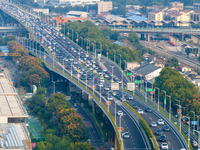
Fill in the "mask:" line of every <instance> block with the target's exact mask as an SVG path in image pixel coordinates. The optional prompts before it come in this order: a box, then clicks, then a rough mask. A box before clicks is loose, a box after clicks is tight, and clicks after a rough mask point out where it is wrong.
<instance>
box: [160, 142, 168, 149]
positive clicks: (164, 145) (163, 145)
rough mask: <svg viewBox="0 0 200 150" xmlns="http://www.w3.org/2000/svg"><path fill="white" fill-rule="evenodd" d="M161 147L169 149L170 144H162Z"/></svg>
mask: <svg viewBox="0 0 200 150" xmlns="http://www.w3.org/2000/svg"><path fill="white" fill-rule="evenodd" d="M160 147H161V149H168V144H167V143H162V144H161V146H160Z"/></svg>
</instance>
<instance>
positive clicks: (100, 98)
mask: <svg viewBox="0 0 200 150" xmlns="http://www.w3.org/2000/svg"><path fill="white" fill-rule="evenodd" d="M100 103H101V87H100Z"/></svg>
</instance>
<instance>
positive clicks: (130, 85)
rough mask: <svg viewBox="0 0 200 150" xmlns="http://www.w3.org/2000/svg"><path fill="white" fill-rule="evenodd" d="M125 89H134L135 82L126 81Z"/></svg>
mask: <svg viewBox="0 0 200 150" xmlns="http://www.w3.org/2000/svg"><path fill="white" fill-rule="evenodd" d="M127 90H129V91H134V90H135V83H127Z"/></svg>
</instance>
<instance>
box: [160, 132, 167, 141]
mask: <svg viewBox="0 0 200 150" xmlns="http://www.w3.org/2000/svg"><path fill="white" fill-rule="evenodd" d="M166 138H167V137H166V135H164V134H163V135H161V136H160V138H159V141H161V142H165V141H166Z"/></svg>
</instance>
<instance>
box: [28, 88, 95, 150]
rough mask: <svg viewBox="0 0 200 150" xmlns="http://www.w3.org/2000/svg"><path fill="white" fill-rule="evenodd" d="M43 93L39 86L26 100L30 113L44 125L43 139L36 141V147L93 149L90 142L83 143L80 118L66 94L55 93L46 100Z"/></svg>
mask: <svg viewBox="0 0 200 150" xmlns="http://www.w3.org/2000/svg"><path fill="white" fill-rule="evenodd" d="M45 95H46V89H45V88H42V87H40V88H39V89H38V90H37V93H36V94H35V95H34V96H33V97H32V98H31V99H30V100H28V101H27V106H28V109H29V111H30V113H31V114H32V115H35V116H37V117H38V118H39V120H40V122H41V123H42V124H43V127H44V129H43V134H44V137H45V141H41V142H39V143H38V149H41V150H43V149H48V150H55V149H58V150H63V149H66V150H79V149H82V150H93V149H94V148H93V147H92V146H91V145H90V144H88V143H83V141H85V140H86V139H87V134H86V131H85V128H84V126H83V123H82V118H81V117H80V116H79V115H78V114H77V113H76V112H75V111H74V110H73V109H72V108H71V105H70V103H69V102H68V101H67V100H66V96H65V95H64V94H62V93H57V94H54V95H51V97H50V98H49V99H48V100H46V99H45ZM44 142H45V143H46V144H44Z"/></svg>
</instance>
